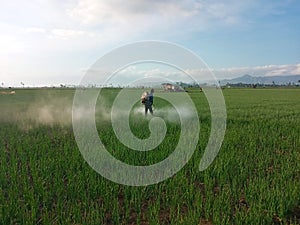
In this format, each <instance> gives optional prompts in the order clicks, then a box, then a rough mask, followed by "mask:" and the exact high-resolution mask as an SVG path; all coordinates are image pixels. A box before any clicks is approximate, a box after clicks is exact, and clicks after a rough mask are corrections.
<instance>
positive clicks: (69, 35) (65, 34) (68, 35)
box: [49, 29, 95, 39]
mask: <svg viewBox="0 0 300 225" xmlns="http://www.w3.org/2000/svg"><path fill="white" fill-rule="evenodd" d="M49 37H53V38H62V39H73V38H78V37H95V34H94V33H93V32H88V31H83V30H73V29H52V30H51V36H49Z"/></svg>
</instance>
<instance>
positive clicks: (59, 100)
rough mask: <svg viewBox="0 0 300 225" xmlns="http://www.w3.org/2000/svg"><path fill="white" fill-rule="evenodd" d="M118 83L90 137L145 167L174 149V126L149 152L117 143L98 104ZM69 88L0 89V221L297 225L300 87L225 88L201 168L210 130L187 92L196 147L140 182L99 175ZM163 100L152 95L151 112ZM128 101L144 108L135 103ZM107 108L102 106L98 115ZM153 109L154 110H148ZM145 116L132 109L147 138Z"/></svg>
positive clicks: (202, 105)
mask: <svg viewBox="0 0 300 225" xmlns="http://www.w3.org/2000/svg"><path fill="white" fill-rule="evenodd" d="M119 91H120V90H119V89H103V95H104V96H105V97H106V98H105V99H106V101H105V102H104V101H102V102H101V101H99V102H98V104H97V107H96V121H97V129H98V132H99V137H100V138H101V140H102V141H103V143H104V144H105V145H106V146H107V149H108V151H110V153H111V154H113V155H114V156H115V157H116V158H118V159H120V160H122V161H124V162H127V163H130V164H134V165H150V164H153V163H156V162H159V161H161V160H162V159H164V158H166V157H167V156H168V155H169V154H170V153H171V152H172V150H173V148H174V147H175V146H176V144H177V141H178V137H179V135H180V124H179V123H177V122H174V121H167V122H166V123H167V127H168V130H167V135H166V138H165V139H164V141H163V142H162V144H161V145H160V146H159V147H158V148H157V149H155V150H153V151H150V152H137V151H132V150H130V149H128V148H127V147H126V146H124V145H122V143H120V141H119V140H118V139H117V138H116V136H115V135H114V131H113V129H112V126H111V124H110V120H109V119H107V118H106V117H104V114H103V108H105V109H106V108H109V106H111V105H112V102H113V99H114V97H115V96H116V95H117V93H118V92H119ZM74 92H75V90H72V89H31V90H30V89H21V90H16V94H15V95H0V185H1V189H0V224H201V223H203V224H272V223H275V224H276V223H277V224H280V223H283V224H288V223H291V224H297V223H298V224H299V223H300V218H299V214H297V210H299V202H300V199H299V196H300V182H299V181H300V165H299V162H300V136H299V134H300V104H299V96H300V89H279V88H278V89H225V90H223V94H224V97H225V101H226V106H227V130H226V135H225V138H224V142H223V145H222V147H221V149H220V152H219V154H218V156H217V158H216V159H215V161H214V162H213V163H212V165H210V167H209V168H208V169H207V170H205V171H203V172H199V171H198V166H199V162H200V159H201V157H202V154H203V152H204V149H205V146H206V144H207V140H208V137H209V132H210V122H211V118H210V110H209V107H208V104H207V101H206V99H205V95H204V93H200V92H198V90H193V89H191V90H189V92H188V93H189V95H190V97H191V98H192V100H193V101H194V103H195V105H196V107H197V110H198V113H199V120H200V125H201V131H200V137H199V138H200V139H199V143H198V146H197V149H196V151H195V153H194V155H193V157H192V159H191V160H190V161H189V162H188V164H187V165H186V166H185V167H184V168H183V169H182V170H181V171H179V172H178V173H177V174H175V175H174V176H173V177H172V178H170V179H167V180H165V181H163V182H161V183H159V184H156V185H150V186H146V187H130V186H123V185H119V184H115V183H113V182H111V181H109V180H106V179H105V178H103V177H102V176H100V175H99V174H97V173H96V172H95V171H94V170H92V169H91V168H90V167H89V165H88V164H87V163H86V162H85V161H84V159H83V157H82V155H81V154H80V151H79V149H78V147H77V144H76V142H75V138H74V135H73V130H72V124H71V109H72V108H71V107H72V100H73V95H74ZM166 105H168V103H167V102H165V101H164V100H162V99H159V98H156V99H155V109H160V108H162V107H165V106H166ZM135 107H137V108H139V107H143V106H142V105H141V104H140V103H139V102H138V100H137V104H136V105H135ZM105 112H107V111H105ZM154 113H155V111H154ZM148 122H149V120H147V119H145V118H144V116H143V114H136V115H135V114H133V113H132V114H131V116H130V124H131V129H132V132H133V133H134V134H135V135H136V136H138V137H140V138H145V137H147V136H148V135H149V134H150V132H149V129H148Z"/></svg>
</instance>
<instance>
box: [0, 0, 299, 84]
mask: <svg viewBox="0 0 300 225" xmlns="http://www.w3.org/2000/svg"><path fill="white" fill-rule="evenodd" d="M299 24H300V2H299V1H298V0H243V1H240V0H227V1H216V0H182V1H175V0H174V1H172V0H154V1H149V0H131V1H127V2H124V1H121V0H61V1H60V0H31V1H23V0H11V1H6V0H0V85H1V86H20V83H21V82H23V83H24V84H25V86H43V85H48V86H49V85H50V86H51V85H59V84H74V85H76V84H78V83H79V82H80V80H81V78H82V76H84V74H85V72H86V71H87V69H88V68H90V67H91V65H93V63H95V62H96V61H97V60H98V59H99V58H100V57H101V56H103V55H104V54H106V53H108V52H110V51H111V50H112V49H114V48H117V47H119V46H123V45H126V44H129V43H132V42H135V41H144V40H161V41H167V42H171V43H175V44H178V45H180V46H183V47H185V48H187V49H189V50H191V51H192V52H194V53H195V54H197V55H198V56H199V57H200V58H201V59H202V60H203V61H204V62H205V63H206V64H207V65H208V67H209V68H210V70H211V71H213V72H214V74H215V75H216V77H217V78H218V79H224V78H227V79H229V78H234V77H237V76H242V75H244V74H250V75H253V76H272V75H298V74H300V29H299ZM137 68H138V67H132V68H131V69H127V70H126V71H131V73H136V74H141V69H140V70H138V71H137ZM150 70H151V71H150ZM171 70H172V69H170V71H171ZM149 71H150V72H152V73H154V72H155V71H156V72H158V73H164V72H166V73H169V74H170V73H171V72H170V71H167V69H166V68H163V69H162V70H161V71H160V68H159V67H157V68H155V67H151V68H148V71H146V72H147V74H149ZM189 71H190V72H191V73H194V74H197V73H199V68H190V69H189ZM121 74H122V73H121ZM123 74H124V73H123ZM120 79H122V76H121V75H120Z"/></svg>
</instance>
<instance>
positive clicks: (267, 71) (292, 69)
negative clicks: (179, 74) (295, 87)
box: [187, 64, 300, 79]
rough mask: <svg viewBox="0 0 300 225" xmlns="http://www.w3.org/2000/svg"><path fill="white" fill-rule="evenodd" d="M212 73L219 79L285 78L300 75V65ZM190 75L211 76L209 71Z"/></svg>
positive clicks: (248, 68)
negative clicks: (247, 75) (240, 77)
mask: <svg viewBox="0 0 300 225" xmlns="http://www.w3.org/2000/svg"><path fill="white" fill-rule="evenodd" d="M211 71H212V72H213V73H214V74H215V76H216V77H217V79H230V78H234V77H239V76H243V75H245V74H249V75H251V76H285V75H300V64H285V65H262V66H254V67H231V68H220V69H217V68H214V69H211ZM187 72H188V73H190V74H192V75H194V76H201V77H205V76H208V75H209V70H208V69H201V70H199V69H189V70H187Z"/></svg>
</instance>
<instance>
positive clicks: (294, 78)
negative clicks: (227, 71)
mask: <svg viewBox="0 0 300 225" xmlns="http://www.w3.org/2000/svg"><path fill="white" fill-rule="evenodd" d="M299 81H300V75H288V76H267V77H254V76H251V75H248V74H246V75H244V76H242V77H237V78H234V79H225V80H221V81H220V83H221V85H225V84H227V83H231V84H238V83H243V84H257V83H258V84H273V82H274V83H275V84H276V85H282V84H289V83H291V84H293V83H295V84H299Z"/></svg>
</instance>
